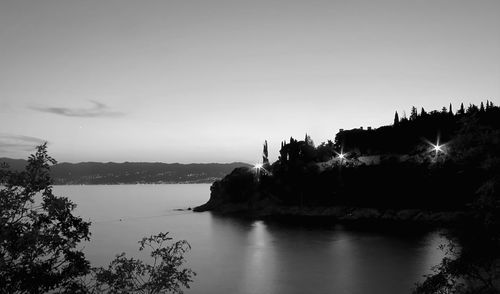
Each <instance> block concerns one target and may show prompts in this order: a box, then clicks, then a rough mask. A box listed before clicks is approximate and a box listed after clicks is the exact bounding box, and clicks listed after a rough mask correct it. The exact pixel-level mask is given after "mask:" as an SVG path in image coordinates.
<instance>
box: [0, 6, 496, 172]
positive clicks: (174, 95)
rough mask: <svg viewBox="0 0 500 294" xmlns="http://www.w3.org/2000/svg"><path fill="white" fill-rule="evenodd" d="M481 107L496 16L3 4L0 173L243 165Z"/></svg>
mask: <svg viewBox="0 0 500 294" xmlns="http://www.w3.org/2000/svg"><path fill="white" fill-rule="evenodd" d="M486 99H489V100H490V101H493V102H494V103H495V104H497V105H498V104H500V1H498V0H475V1H470V0H345V1H336V0H325V1H317V0H300V1H299V0H276V1H272V0H267V1H262V0H252V1H239V0H231V1H225V0H141V1H138V0H136V1H132V0H85V1H83V0H31V1H26V0H0V157H12V158H26V157H27V156H28V155H29V154H30V153H31V152H32V151H33V150H34V146H36V145H38V144H40V143H41V142H44V141H46V142H48V150H49V153H50V154H51V155H52V156H53V157H54V158H56V159H57V160H58V161H68V162H80V161H103V162H108V161H114V162H123V161H161V162H181V163H189V162H233V161H244V162H250V163H252V162H258V161H259V160H260V158H261V153H262V144H263V142H264V140H268V142H269V152H270V157H271V159H273V160H274V159H276V158H277V155H278V149H279V146H280V143H281V141H283V140H285V139H286V140H288V139H289V138H290V136H293V137H294V138H300V139H301V138H303V137H304V135H305V133H307V134H309V135H310V136H311V137H312V139H313V140H314V142H315V143H316V144H318V143H321V142H324V141H326V140H333V139H334V136H335V134H336V133H337V132H338V130H339V129H340V128H344V129H350V128H356V127H361V126H364V127H367V126H372V127H378V126H382V125H387V124H390V123H392V120H393V117H394V111H396V110H397V111H399V112H400V113H402V111H403V110H406V112H407V113H408V112H409V110H410V108H411V106H413V105H415V106H417V107H418V108H420V107H424V108H425V109H426V110H433V109H441V108H442V107H443V106H448V105H449V103H452V104H453V106H454V107H455V109H457V108H458V106H459V104H460V103H461V102H464V103H465V104H466V105H467V104H468V103H475V104H478V103H480V101H486Z"/></svg>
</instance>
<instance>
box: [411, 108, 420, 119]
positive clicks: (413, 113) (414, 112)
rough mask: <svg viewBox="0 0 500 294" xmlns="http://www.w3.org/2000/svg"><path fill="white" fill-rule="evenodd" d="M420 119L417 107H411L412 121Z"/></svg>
mask: <svg viewBox="0 0 500 294" xmlns="http://www.w3.org/2000/svg"><path fill="white" fill-rule="evenodd" d="M417 117H418V113H417V108H416V107H415V106H412V107H411V113H410V120H416V119H417Z"/></svg>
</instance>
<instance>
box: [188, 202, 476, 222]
mask: <svg viewBox="0 0 500 294" xmlns="http://www.w3.org/2000/svg"><path fill="white" fill-rule="evenodd" d="M205 211H211V212H213V213H217V214H220V215H227V216H237V217H244V218H251V219H269V218H288V219H290V218H291V219H311V220H312V219H329V220H332V221H335V222H339V223H368V222H370V223H373V222H374V223H408V224H410V223H411V224H423V225H438V226H453V225H457V224H459V223H460V221H461V220H462V219H463V218H464V217H465V216H466V215H467V213H466V212H464V211H457V210H452V211H444V210H440V211H438V210H434V211H431V210H424V209H411V208H407V209H385V208H384V209H383V208H369V207H349V206H314V207H311V206H309V207H308V206H302V207H300V206H284V205H277V204H275V203H271V202H270V201H260V202H257V203H217V204H214V203H213V202H211V201H208V202H207V203H205V204H203V205H200V206H197V207H194V208H193V212H205Z"/></svg>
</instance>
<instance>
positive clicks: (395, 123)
mask: <svg viewBox="0 0 500 294" xmlns="http://www.w3.org/2000/svg"><path fill="white" fill-rule="evenodd" d="M398 124H399V115H398V112H397V111H396V114H395V115H394V125H395V126H397V125H398Z"/></svg>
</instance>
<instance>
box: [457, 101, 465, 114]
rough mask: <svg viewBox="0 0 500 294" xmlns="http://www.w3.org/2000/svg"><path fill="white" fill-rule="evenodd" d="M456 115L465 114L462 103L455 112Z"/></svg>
mask: <svg viewBox="0 0 500 294" xmlns="http://www.w3.org/2000/svg"><path fill="white" fill-rule="evenodd" d="M457 113H458V114H465V109H464V103H462V104H460V109H459V110H458V112H457Z"/></svg>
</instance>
